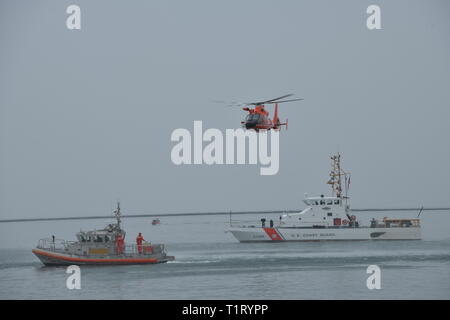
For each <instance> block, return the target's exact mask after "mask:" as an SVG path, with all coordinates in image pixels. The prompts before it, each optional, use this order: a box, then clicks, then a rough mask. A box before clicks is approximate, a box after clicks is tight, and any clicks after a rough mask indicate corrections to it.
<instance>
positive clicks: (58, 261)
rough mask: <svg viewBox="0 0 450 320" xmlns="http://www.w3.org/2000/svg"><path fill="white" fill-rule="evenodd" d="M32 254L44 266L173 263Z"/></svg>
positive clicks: (152, 259)
mask: <svg viewBox="0 0 450 320" xmlns="http://www.w3.org/2000/svg"><path fill="white" fill-rule="evenodd" d="M32 252H33V253H34V254H35V255H36V256H37V257H38V258H39V260H41V262H42V263H43V264H44V265H46V266H63V265H73V264H76V265H130V264H155V263H165V262H168V261H173V260H174V259H175V258H174V257H173V256H164V257H159V258H156V257H145V256H143V257H134V256H114V257H111V256H104V257H95V258H93V257H85V256H78V255H69V254H63V253H58V252H51V251H47V250H42V249H33V250H32Z"/></svg>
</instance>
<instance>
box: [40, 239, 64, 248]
mask: <svg viewBox="0 0 450 320" xmlns="http://www.w3.org/2000/svg"><path fill="white" fill-rule="evenodd" d="M37 247H38V249H45V250H49V251H64V250H65V248H66V247H67V241H65V240H63V239H56V238H55V239H53V238H44V239H40V240H39V241H38V245H37Z"/></svg>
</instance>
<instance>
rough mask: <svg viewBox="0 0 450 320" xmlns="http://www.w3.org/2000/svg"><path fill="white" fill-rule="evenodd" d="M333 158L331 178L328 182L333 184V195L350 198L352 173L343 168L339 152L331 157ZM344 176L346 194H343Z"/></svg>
mask: <svg viewBox="0 0 450 320" xmlns="http://www.w3.org/2000/svg"><path fill="white" fill-rule="evenodd" d="M330 158H331V172H330V180H329V181H328V182H327V184H331V189H332V193H333V196H336V197H338V198H348V197H347V192H348V188H349V185H350V173H349V172H345V171H344V170H342V168H341V155H340V154H339V152H338V153H337V154H336V155H334V156H332V157H330ZM342 177H344V178H345V196H343V195H342Z"/></svg>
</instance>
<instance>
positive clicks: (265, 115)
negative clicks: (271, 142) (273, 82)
mask: <svg viewBox="0 0 450 320" xmlns="http://www.w3.org/2000/svg"><path fill="white" fill-rule="evenodd" d="M290 96H292V94H286V95H284V96H281V97H278V98H275V99H270V100H266V101H259V102H248V103H232V104H231V105H230V106H238V107H242V106H244V107H243V108H242V110H244V111H247V112H248V115H247V116H246V117H245V120H244V121H241V125H242V127H243V128H245V129H250V130H255V131H259V130H270V129H274V130H280V128H281V126H286V130H287V128H288V120H287V119H286V122H284V123H281V122H280V118H279V117H278V104H279V103H284V102H292V101H299V100H303V99H290V100H281V99H285V98H288V97H290ZM266 104H275V112H274V115H273V119H270V118H269V112H268V111H267V110H266V109H265V105H266ZM249 106H255V107H254V108H253V109H252V108H249Z"/></svg>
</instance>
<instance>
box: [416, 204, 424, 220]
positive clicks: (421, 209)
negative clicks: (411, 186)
mask: <svg viewBox="0 0 450 320" xmlns="http://www.w3.org/2000/svg"><path fill="white" fill-rule="evenodd" d="M422 211H423V206H422V207H421V208H420V211H419V214H418V215H417V218H418V217H419V216H420V214H421V213H422Z"/></svg>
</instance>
